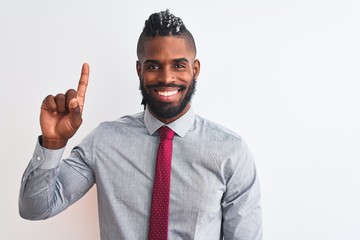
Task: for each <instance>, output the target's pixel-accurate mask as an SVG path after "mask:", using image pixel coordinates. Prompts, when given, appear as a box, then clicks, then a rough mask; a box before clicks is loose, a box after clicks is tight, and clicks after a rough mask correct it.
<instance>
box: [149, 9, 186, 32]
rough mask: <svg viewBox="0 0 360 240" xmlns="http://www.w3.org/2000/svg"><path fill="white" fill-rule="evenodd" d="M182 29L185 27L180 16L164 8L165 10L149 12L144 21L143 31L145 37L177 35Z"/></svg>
mask: <svg viewBox="0 0 360 240" xmlns="http://www.w3.org/2000/svg"><path fill="white" fill-rule="evenodd" d="M184 30H186V27H185V25H184V24H183V21H182V20H181V18H179V17H175V16H174V15H173V14H171V13H170V11H169V9H166V11H163V12H159V13H153V14H151V15H150V17H149V19H148V20H146V21H145V27H144V30H143V32H144V33H145V36H147V37H156V36H170V35H172V36H177V35H179V34H180V33H181V32H182V31H184Z"/></svg>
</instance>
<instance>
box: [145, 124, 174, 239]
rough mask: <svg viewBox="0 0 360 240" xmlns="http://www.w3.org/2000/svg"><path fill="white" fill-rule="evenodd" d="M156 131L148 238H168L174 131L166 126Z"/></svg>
mask: <svg viewBox="0 0 360 240" xmlns="http://www.w3.org/2000/svg"><path fill="white" fill-rule="evenodd" d="M158 131H159V134H160V144H159V148H158V155H157V159H156V169H155V179H154V188H153V193H152V202H151V213H150V225H149V240H166V239H168V222H169V221H168V220H169V200H170V173H171V157H172V139H173V138H174V135H175V133H174V131H173V130H171V129H170V128H168V127H161V128H159V130H158Z"/></svg>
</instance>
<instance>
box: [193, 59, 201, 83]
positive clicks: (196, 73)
mask: <svg viewBox="0 0 360 240" xmlns="http://www.w3.org/2000/svg"><path fill="white" fill-rule="evenodd" d="M193 73H194V79H195V80H197V78H198V76H199V74H200V61H199V59H195V61H194V65H193Z"/></svg>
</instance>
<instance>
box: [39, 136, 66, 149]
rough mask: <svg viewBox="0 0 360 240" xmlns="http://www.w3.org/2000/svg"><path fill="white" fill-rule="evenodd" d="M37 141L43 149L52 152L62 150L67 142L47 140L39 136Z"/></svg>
mask: <svg viewBox="0 0 360 240" xmlns="http://www.w3.org/2000/svg"><path fill="white" fill-rule="evenodd" d="M39 141H40V145H41V146H42V147H43V148H46V149H52V150H55V149H60V148H63V147H65V146H66V143H67V140H63V139H54V138H47V137H44V136H40V138H39Z"/></svg>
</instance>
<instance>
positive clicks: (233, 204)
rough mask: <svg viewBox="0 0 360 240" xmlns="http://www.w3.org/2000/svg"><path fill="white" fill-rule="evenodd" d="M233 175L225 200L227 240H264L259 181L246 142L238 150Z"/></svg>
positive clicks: (223, 205)
mask: <svg viewBox="0 0 360 240" xmlns="http://www.w3.org/2000/svg"><path fill="white" fill-rule="evenodd" d="M233 160H234V161H233V163H232V165H233V166H232V169H233V171H232V174H231V176H230V178H229V179H228V181H227V185H226V191H225V193H224V196H223V200H222V211H223V224H222V232H223V235H224V240H230V239H231V240H233V239H237V240H260V239H262V216H261V205H260V187H259V179H258V175H257V173H256V168H255V163H254V160H253V156H252V154H251V153H250V150H249V149H248V147H247V145H246V144H245V143H244V141H243V140H242V141H241V144H240V147H238V148H237V149H236V150H235V154H234V159H233Z"/></svg>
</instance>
